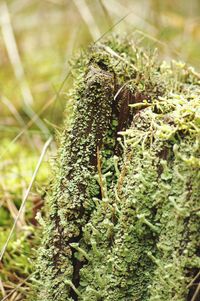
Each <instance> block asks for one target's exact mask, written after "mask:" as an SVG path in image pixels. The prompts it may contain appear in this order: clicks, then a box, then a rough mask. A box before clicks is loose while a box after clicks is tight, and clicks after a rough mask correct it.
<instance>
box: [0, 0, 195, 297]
mask: <svg viewBox="0 0 200 301" xmlns="http://www.w3.org/2000/svg"><path fill="white" fill-rule="evenodd" d="M109 34H120V35H122V36H124V35H127V34H128V35H130V36H131V37H133V39H134V38H135V39H136V40H137V41H142V43H143V45H145V47H147V49H151V50H153V51H154V49H158V51H157V52H158V55H159V57H160V59H165V60H169V59H176V60H180V61H184V62H186V63H187V64H191V65H193V66H194V67H195V68H196V69H197V71H199V67H200V66H199V63H200V52H199V49H200V1H199V0H190V1H187V0H181V1H180V0H166V1H164V0H0V141H1V142H0V252H1V257H0V258H2V260H1V261H0V298H1V299H2V300H26V298H27V300H32V299H31V295H30V292H31V289H30V287H31V286H32V284H33V282H34V280H33V279H34V277H33V274H32V273H33V260H34V257H35V256H36V255H35V254H36V252H35V250H36V249H37V246H38V242H39V237H40V227H39V226H38V223H37V221H36V219H35V215H36V212H37V211H38V209H40V208H41V206H42V205H43V203H44V195H45V194H46V187H47V184H48V179H49V177H50V168H49V167H50V165H51V161H52V159H53V158H54V157H55V154H56V150H57V143H56V142H55V139H54V138H53V141H52V143H51V145H50V146H49V148H48V151H47V154H46V155H45V156H44V157H43V160H42V163H39V165H40V169H39V172H37V174H36V176H34V177H33V174H34V171H35V169H36V166H37V164H38V162H39V157H40V155H41V153H42V149H43V146H44V143H45V142H46V141H47V140H48V138H49V137H50V136H51V135H53V137H55V135H54V134H55V133H57V132H58V133H59V132H60V131H61V126H62V120H63V117H64V115H65V116H67V115H68V114H70V109H71V107H70V104H69V103H68V99H67V91H68V90H69V88H70V87H71V85H72V79H71V76H70V60H71V58H72V57H73V55H74V54H75V53H77V51H80V50H82V49H85V48H86V47H87V46H88V45H89V44H91V43H93V42H94V41H96V40H99V39H102V38H103V37H105V36H108V35H109ZM64 109H66V110H65V113H64ZM31 181H32V182H33V185H32V187H31V191H30V193H29V195H28V198H26V191H27V188H28V186H29V185H30V183H31ZM23 199H25V203H26V204H25V206H24V207H23V208H21V210H20V206H21V205H22V200H23ZM19 210H20V211H19ZM19 213H20V214H19ZM16 218H17V221H16V225H15V227H14V229H13V230H14V231H13V233H12V235H10V237H9V234H10V231H11V229H12V226H13V223H14V220H15V219H16ZM27 296H29V297H27Z"/></svg>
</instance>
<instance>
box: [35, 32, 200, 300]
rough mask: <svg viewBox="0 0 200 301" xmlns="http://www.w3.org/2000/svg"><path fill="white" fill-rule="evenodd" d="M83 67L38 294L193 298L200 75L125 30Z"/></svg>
mask: <svg viewBox="0 0 200 301" xmlns="http://www.w3.org/2000/svg"><path fill="white" fill-rule="evenodd" d="M75 66H76V70H77V67H78V73H76V74H75V77H76V80H75V84H74V90H73V91H72V93H71V94H70V96H71V98H72V102H74V116H73V117H72V124H71V130H70V131H69V130H67V131H66V130H65V131H64V132H63V135H62V143H61V148H60V155H59V164H58V167H57V172H56V174H57V177H56V180H54V187H53V193H52V196H50V198H49V200H48V207H47V208H48V210H47V211H48V216H47V218H46V219H45V221H44V233H43V242H42V247H41V248H40V250H39V262H38V274H39V275H38V295H37V297H36V299H37V300H44V301H47V300H48V301H50V300H58V301H62V300H85V301H89V300H94V301H98V300H107V301H111V300H118V301H120V300H127V301H128V300H141V301H147V300H148V301H156V300H160V301H166V300H179V301H185V300H190V298H192V296H193V295H194V294H195V292H196V288H197V285H198V282H197V283H196V282H195V283H193V279H194V278H195V277H196V275H197V273H198V269H199V267H200V258H199V254H198V247H199V242H198V234H199V230H200V222H199V197H200V193H199V177H200V169H199V167H200V166H199V162H200V161H199V160H200V153H199V143H200V140H199V139H200V136H199V133H200V111H199V110H200V76H199V74H198V73H196V72H195V70H194V69H193V68H191V67H188V66H187V65H186V64H183V63H179V62H175V61H172V62H171V63H169V64H167V63H166V62H163V63H160V62H159V61H158V60H157V59H156V57H154V56H152V55H150V56H149V55H147V54H146V53H145V52H144V50H143V49H142V48H140V47H138V46H137V47H135V45H134V43H133V42H128V41H126V40H118V39H117V38H113V39H110V40H108V41H107V42H105V43H104V44H102V43H97V44H96V45H95V46H93V47H92V48H90V51H89V52H87V53H86V54H85V55H82V56H81V57H80V58H79V59H78V60H76V61H75ZM195 298H196V297H195ZM193 300H195V299H193Z"/></svg>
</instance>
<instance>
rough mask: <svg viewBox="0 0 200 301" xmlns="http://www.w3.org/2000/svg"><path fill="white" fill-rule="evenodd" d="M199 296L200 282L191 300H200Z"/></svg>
mask: <svg viewBox="0 0 200 301" xmlns="http://www.w3.org/2000/svg"><path fill="white" fill-rule="evenodd" d="M198 296H200V283H199V284H198V286H197V289H196V291H195V293H194V295H193V297H192V300H191V301H198V300H199V299H197V298H198Z"/></svg>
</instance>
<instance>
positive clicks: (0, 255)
mask: <svg viewBox="0 0 200 301" xmlns="http://www.w3.org/2000/svg"><path fill="white" fill-rule="evenodd" d="M51 141H52V137H50V138H49V139H48V140H47V142H46V143H45V145H44V147H43V150H42V152H41V155H40V158H39V160H38V163H37V166H36V168H35V171H34V173H33V176H32V178H31V181H30V184H29V186H28V188H27V190H26V193H25V195H24V198H23V200H22V203H21V206H20V209H19V212H18V214H17V216H16V218H15V221H14V224H13V226H12V229H11V231H10V233H9V235H8V238H7V240H6V242H5V244H4V246H3V248H2V250H1V254H0V261H1V260H2V258H3V255H4V253H5V251H6V248H7V246H8V243H9V241H10V239H11V236H12V234H13V232H14V229H15V227H16V224H17V222H18V220H19V217H20V215H21V213H22V212H23V209H24V206H25V203H26V200H27V198H28V195H29V193H30V190H31V187H32V185H33V182H34V180H35V178H36V175H37V173H38V170H39V168H40V165H41V163H42V160H43V158H44V155H45V153H46V150H47V148H48V147H49V145H50V143H51Z"/></svg>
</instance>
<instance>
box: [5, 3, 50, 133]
mask: <svg viewBox="0 0 200 301" xmlns="http://www.w3.org/2000/svg"><path fill="white" fill-rule="evenodd" d="M0 24H1V28H2V34H3V38H4V42H5V46H6V49H7V52H8V56H9V59H10V62H11V65H12V67H13V71H14V73H15V77H16V79H17V80H18V83H19V85H20V90H21V94H22V98H23V101H24V104H25V108H24V110H25V112H26V114H27V115H28V116H29V117H30V118H32V117H33V115H34V114H35V112H34V111H33V109H32V107H31V105H32V104H33V96H32V93H31V90H30V88H29V85H28V82H27V80H26V76H25V72H24V68H23V64H22V61H21V58H20V55H19V50H18V47H17V42H16V39H15V35H14V31H13V28H12V24H11V19H10V14H9V10H8V5H7V3H6V1H3V2H2V3H1V5H0ZM36 125H37V126H38V127H39V128H40V129H41V131H42V132H43V133H45V134H46V135H47V136H48V135H49V130H48V128H47V127H46V125H45V124H44V123H43V121H42V120H41V119H40V118H38V119H37V122H36Z"/></svg>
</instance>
